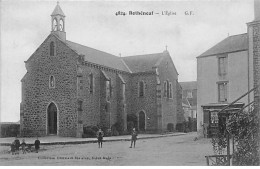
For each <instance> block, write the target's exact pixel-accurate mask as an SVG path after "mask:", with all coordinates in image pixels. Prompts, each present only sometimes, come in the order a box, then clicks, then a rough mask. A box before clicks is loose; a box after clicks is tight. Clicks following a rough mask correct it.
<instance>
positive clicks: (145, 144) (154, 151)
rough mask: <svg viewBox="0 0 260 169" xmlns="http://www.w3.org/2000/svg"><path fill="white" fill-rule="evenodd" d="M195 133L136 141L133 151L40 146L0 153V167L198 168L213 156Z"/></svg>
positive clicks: (123, 144) (113, 145) (117, 146)
mask: <svg viewBox="0 0 260 169" xmlns="http://www.w3.org/2000/svg"><path fill="white" fill-rule="evenodd" d="M195 137H196V133H188V134H187V135H180V136H172V137H163V138H153V139H143V140H141V139H140V140H137V143H136V148H129V146H130V142H129V141H115V142H105V143H103V148H100V149H99V148H98V145H97V143H89V144H76V145H49V146H41V151H40V152H39V153H34V152H32V153H27V154H22V153H21V152H20V154H19V155H11V154H7V153H4V152H6V150H8V149H9V147H7V146H2V147H1V149H0V165H37V166H38V165H59V166H60V165H90V166H95V165H101V166H113V165H114V166H132V165H134V166H137V165H141V166H143V165H145V166H154V165H160V166H170V165H174V166H182V165H184V166H200V165H206V159H205V155H212V154H213V150H212V146H211V143H210V139H199V140H197V141H194V138H195Z"/></svg>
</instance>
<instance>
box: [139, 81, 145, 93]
mask: <svg viewBox="0 0 260 169" xmlns="http://www.w3.org/2000/svg"><path fill="white" fill-rule="evenodd" d="M143 96H144V82H143V81H141V82H139V97H143Z"/></svg>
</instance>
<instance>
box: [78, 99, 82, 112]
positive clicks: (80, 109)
mask: <svg viewBox="0 0 260 169" xmlns="http://www.w3.org/2000/svg"><path fill="white" fill-rule="evenodd" d="M82 104H83V101H82V100H79V101H78V111H82Z"/></svg>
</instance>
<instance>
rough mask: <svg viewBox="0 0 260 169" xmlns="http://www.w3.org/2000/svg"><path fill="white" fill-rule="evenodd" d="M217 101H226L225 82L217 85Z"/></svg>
mask: <svg viewBox="0 0 260 169" xmlns="http://www.w3.org/2000/svg"><path fill="white" fill-rule="evenodd" d="M218 100H219V102H226V101H227V82H223V83H219V84H218Z"/></svg>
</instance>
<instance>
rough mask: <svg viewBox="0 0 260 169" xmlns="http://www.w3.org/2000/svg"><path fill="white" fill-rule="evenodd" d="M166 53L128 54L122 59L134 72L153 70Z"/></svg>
mask: <svg viewBox="0 0 260 169" xmlns="http://www.w3.org/2000/svg"><path fill="white" fill-rule="evenodd" d="M163 56H164V53H155V54H147V55H135V56H127V57H123V58H122V59H123V60H124V61H125V63H126V64H127V66H128V67H129V69H130V70H131V71H132V72H133V73H137V72H147V71H152V70H153V69H152V68H153V67H154V66H156V65H158V64H159V62H160V61H161V60H162V59H163Z"/></svg>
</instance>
